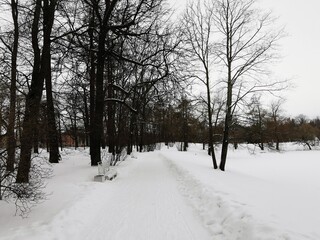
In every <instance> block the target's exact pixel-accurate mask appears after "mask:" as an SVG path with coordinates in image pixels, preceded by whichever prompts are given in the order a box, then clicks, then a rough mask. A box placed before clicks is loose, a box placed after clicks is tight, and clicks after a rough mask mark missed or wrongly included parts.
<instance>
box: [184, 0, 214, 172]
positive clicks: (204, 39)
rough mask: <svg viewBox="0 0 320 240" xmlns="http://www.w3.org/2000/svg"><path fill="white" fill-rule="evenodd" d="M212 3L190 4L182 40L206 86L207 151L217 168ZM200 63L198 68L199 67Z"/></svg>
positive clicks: (200, 79) (186, 13)
mask: <svg viewBox="0 0 320 240" xmlns="http://www.w3.org/2000/svg"><path fill="white" fill-rule="evenodd" d="M213 10H214V8H213V5H212V4H209V2H207V1H200V0H198V1H197V2H196V3H195V4H193V3H192V4H190V5H189V6H188V7H187V9H186V12H185V13H184V15H183V21H182V22H183V24H184V26H183V31H184V36H185V39H184V42H185V44H186V49H185V50H186V52H187V57H188V59H189V60H191V63H192V64H193V69H192V71H194V74H192V77H195V78H196V79H198V80H199V81H200V82H202V83H203V84H204V85H205V87H206V93H207V101H206V103H207V113H208V124H209V128H208V129H209V131H208V141H209V142H208V145H209V149H208V153H209V155H211V156H212V163H213V167H214V168H215V169H216V168H218V165H217V161H216V157H215V152H214V146H213V123H212V114H213V113H212V108H213V107H212V100H211V98H212V97H211V91H212V90H211V87H212V83H211V81H210V66H211V61H210V59H211V54H212V40H211V38H212V30H213V29H212V28H213V16H214V15H213V14H214V12H213ZM199 64H200V66H201V67H200V68H199Z"/></svg>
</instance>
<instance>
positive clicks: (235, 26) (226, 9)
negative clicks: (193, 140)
mask: <svg viewBox="0 0 320 240" xmlns="http://www.w3.org/2000/svg"><path fill="white" fill-rule="evenodd" d="M255 4H256V1H255V0H217V1H216V3H215V12H214V17H213V19H214V23H215V27H216V29H217V34H216V38H217V41H216V45H215V51H216V53H215V55H216V56H217V58H218V60H219V63H221V65H222V72H223V73H224V75H225V76H224V79H225V81H223V82H224V83H225V84H226V89H227V93H226V113H225V125H224V132H223V140H222V151H221V162H220V166H219V168H220V169H221V170H222V171H224V170H225V165H226V159H227V152H228V144H229V134H230V128H231V125H232V122H233V121H232V118H233V114H234V112H235V109H236V107H237V105H238V103H239V102H241V100H243V99H244V98H245V97H246V96H247V95H249V94H250V93H253V92H257V91H269V92H272V91H275V90H279V89H281V88H282V87H281V86H280V85H281V84H280V82H271V81H270V79H266V78H264V77H263V76H266V75H267V74H268V71H267V68H266V64H267V63H270V61H272V60H274V59H275V57H277V51H276V47H277V44H278V40H279V39H281V37H282V36H283V30H282V29H281V30H278V29H275V27H274V24H273V23H274V21H273V20H274V19H273V18H272V17H271V14H270V12H267V13H263V12H261V11H259V10H258V9H256V8H255ZM265 80H267V81H265Z"/></svg>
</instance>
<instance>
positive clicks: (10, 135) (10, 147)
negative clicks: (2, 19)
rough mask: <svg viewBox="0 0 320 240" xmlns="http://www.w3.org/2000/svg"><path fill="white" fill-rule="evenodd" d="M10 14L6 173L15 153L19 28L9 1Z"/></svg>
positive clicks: (14, 7)
mask: <svg viewBox="0 0 320 240" xmlns="http://www.w3.org/2000/svg"><path fill="white" fill-rule="evenodd" d="M11 12H12V19H13V24H14V40H13V48H12V56H11V85H10V110H9V124H8V131H7V139H8V141H7V152H8V159H7V166H6V169H7V171H10V172H13V171H14V161H15V152H16V139H15V135H14V127H15V119H16V82H17V56H18V40H19V26H18V3H17V1H15V0H11Z"/></svg>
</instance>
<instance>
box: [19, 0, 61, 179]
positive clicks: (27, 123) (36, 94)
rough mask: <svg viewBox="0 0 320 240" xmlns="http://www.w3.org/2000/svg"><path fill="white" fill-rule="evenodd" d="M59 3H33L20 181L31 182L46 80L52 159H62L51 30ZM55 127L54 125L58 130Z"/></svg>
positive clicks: (44, 0)
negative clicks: (28, 82)
mask: <svg viewBox="0 0 320 240" xmlns="http://www.w3.org/2000/svg"><path fill="white" fill-rule="evenodd" d="M56 7H57V1H56V0H52V1H49V0H37V1H36V2H35V4H34V7H33V20H32V21H33V22H32V29H31V37H32V49H33V70H32V79H31V86H30V89H29V92H28V94H27V97H26V104H25V105H26V106H25V116H24V120H23V132H22V134H21V156H20V161H19V168H18V173H17V179H16V181H17V182H18V183H25V182H29V170H30V166H31V150H32V141H30V138H31V139H33V136H34V134H35V133H34V130H35V128H36V127H37V126H36V124H37V119H38V116H39V109H40V102H41V98H42V92H43V87H44V82H45V81H46V88H47V109H48V110H47V115H48V127H49V128H50V129H51V130H50V134H53V136H50V142H49V145H50V162H55V163H56V162H58V161H59V159H60V155H59V148H58V138H57V133H56V132H57V130H56V126H55V117H54V107H53V99H52V83H51V80H52V78H51V74H52V73H51V32H52V27H53V23H54V13H55V10H56ZM41 13H42V15H43V21H40V20H41ZM40 23H42V24H43V26H42V32H43V37H42V49H41V48H40V44H39V35H40V34H39V33H40V30H39V27H40ZM41 50H42V51H41ZM49 122H50V123H49ZM53 128H55V131H54V129H53ZM51 137H52V138H51Z"/></svg>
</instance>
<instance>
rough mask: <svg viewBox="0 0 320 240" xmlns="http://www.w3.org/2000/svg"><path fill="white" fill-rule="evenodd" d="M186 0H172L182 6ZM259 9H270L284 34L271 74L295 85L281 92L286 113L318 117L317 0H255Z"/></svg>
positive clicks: (319, 4) (319, 8)
mask: <svg viewBox="0 0 320 240" xmlns="http://www.w3.org/2000/svg"><path fill="white" fill-rule="evenodd" d="M186 1H187V0H174V1H172V2H175V3H174V4H173V5H174V6H175V7H178V8H180V9H181V8H183V6H184V5H185V3H186ZM258 3H259V5H260V7H261V8H262V9H266V10H270V9H271V10H272V12H273V13H274V15H275V16H278V17H279V19H278V22H279V25H280V24H281V25H284V26H285V30H286V33H287V34H288V36H287V37H286V38H285V39H284V40H282V56H283V58H282V60H281V63H279V64H278V65H277V66H275V67H274V73H275V76H279V77H280V78H282V79H288V78H289V79H291V82H292V84H293V85H294V86H295V88H293V89H292V90H290V91H287V92H285V93H284V94H283V95H284V97H285V98H286V99H287V101H286V103H285V104H284V110H285V112H286V114H287V115H288V116H291V117H295V116H297V115H298V114H304V115H306V116H308V117H310V118H313V117H316V116H319V117H320V76H319V71H320V44H319V43H320V14H319V11H320V0H305V1H302V0H296V1H294V0H258Z"/></svg>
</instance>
